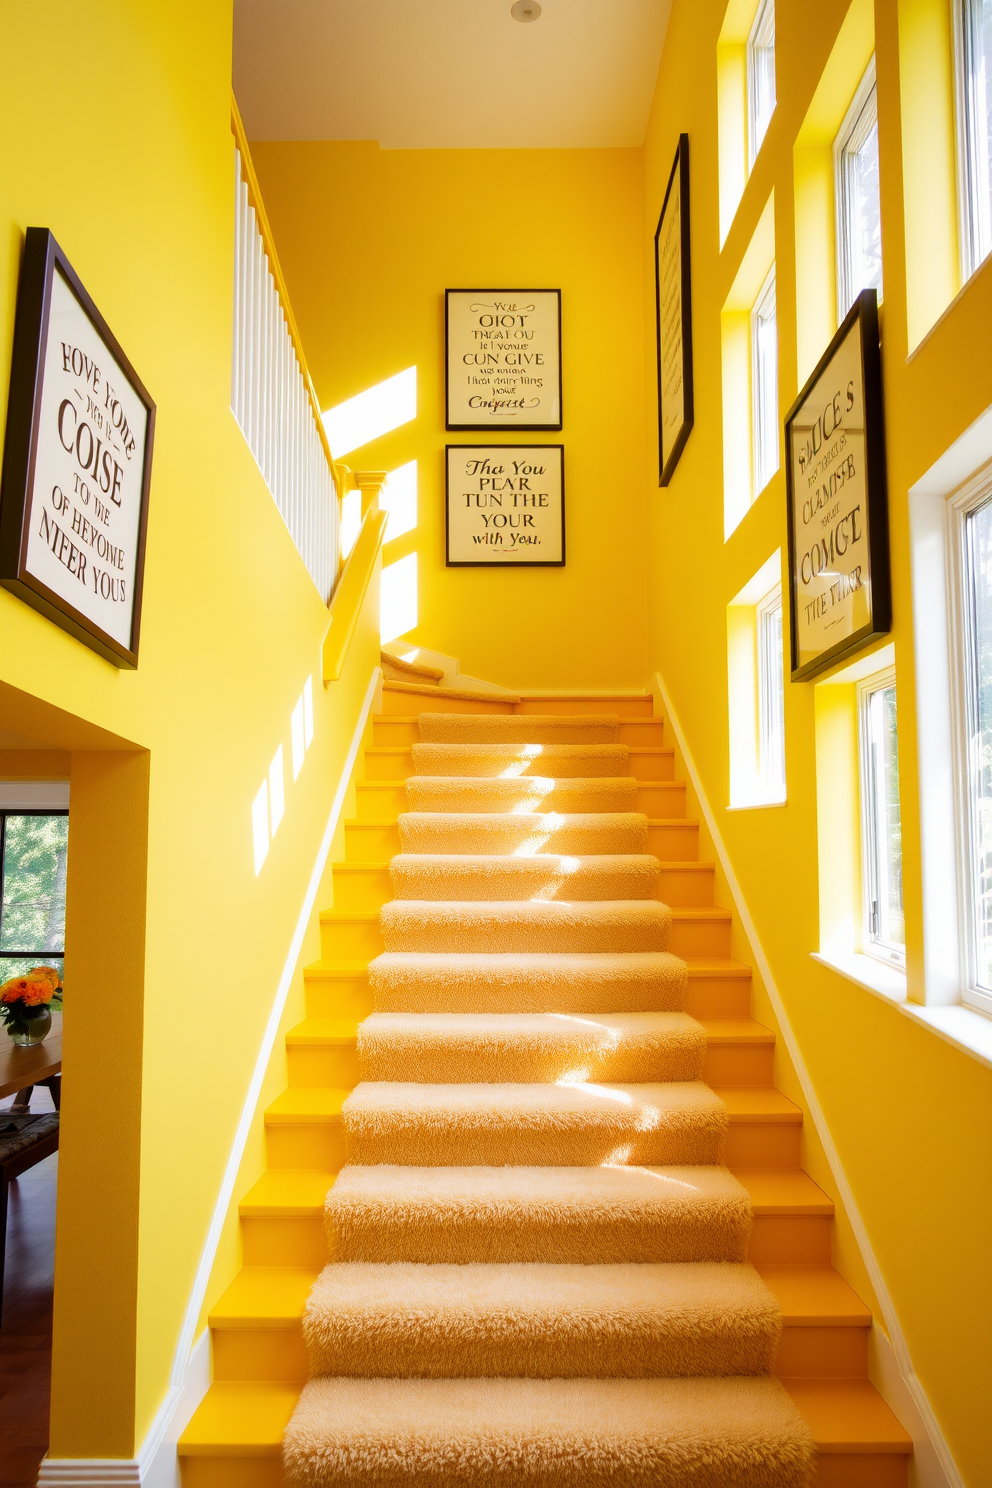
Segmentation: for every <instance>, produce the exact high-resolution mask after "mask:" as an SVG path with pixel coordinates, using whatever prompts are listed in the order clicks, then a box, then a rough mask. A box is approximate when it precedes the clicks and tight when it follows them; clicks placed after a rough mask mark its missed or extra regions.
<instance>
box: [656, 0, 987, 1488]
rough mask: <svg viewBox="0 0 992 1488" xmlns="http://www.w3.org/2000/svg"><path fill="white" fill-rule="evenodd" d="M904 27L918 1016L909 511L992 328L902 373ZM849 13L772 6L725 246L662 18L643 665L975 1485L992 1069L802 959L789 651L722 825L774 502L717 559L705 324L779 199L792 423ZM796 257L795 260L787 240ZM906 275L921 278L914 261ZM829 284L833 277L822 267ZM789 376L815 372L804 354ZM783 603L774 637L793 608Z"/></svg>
mask: <svg viewBox="0 0 992 1488" xmlns="http://www.w3.org/2000/svg"><path fill="white" fill-rule="evenodd" d="M935 3H936V0H935ZM920 9H921V7H920V6H919V5H917V6H915V7H914V6H912V5H906V6H900V7H896V6H893V5H886V4H882V3H876V4H875V6H874V21H875V51H876V69H877V78H878V115H879V150H880V174H881V197H882V250H883V272H884V290H885V295H884V304H883V307H882V359H883V380H884V393H885V417H886V445H887V458H888V481H889V520H890V528H891V546H892V581H893V608H894V615H895V620H894V624H893V629H892V637H891V639H892V641H893V643H894V647H895V664H896V685H897V690H898V698H899V757H900V787H901V801H902V831H903V871H904V886H905V906H906V925H907V960H908V980H909V992H910V996H911V997H916V998H918V999H922V996H923V993H924V989H923V986H922V967H923V940H922V937H923V928H922V912H921V903H922V895H921V860H920V836H919V781H918V778H917V763H916V761H917V752H916V696H915V674H914V642H913V634H912V591H911V585H910V562H909V531H908V494H907V493H908V491H909V490H910V488H911V487H912V485H913V483H914V482H915V481H917V480H919V479H920V477H921V475H922V474H923V473H924V472H925V471H927V470H928V469H929V468H930V466H931V465H932V464H933V463H934V461H935V460H936V459H937V458H938V457H939V456H940V455H941V453H942V452H943V451H944V450H945V449H947V448H948V446H949V445H950V444H951V443H952V442H953V441H954V440H955V439H956V438H957V437H958V435H959V434H960V433H961V432H962V431H963V430H964V429H966V428H967V427H968V426H969V425H970V424H971V423H972V422H973V421H974V420H975V419H976V418H977V417H978V416H979V415H980V414H981V413H982V411H983V410H984V409H986V408H987V407H989V405H990V404H992V366H990V363H989V360H988V357H987V355H986V354H985V343H986V341H987V337H986V336H985V335H981V334H979V335H976V333H975V332H976V327H981V326H985V327H988V326H989V325H992V267H990V266H989V265H986V266H985V267H984V268H983V269H982V270H981V271H980V272H979V273H977V274H976V275H975V276H974V278H973V279H972V280H971V281H970V283H969V284H968V285H967V286H966V288H965V289H964V290H963V291H962V293H961V294H960V295H959V296H958V298H957V300H956V301H955V302H954V303H953V304H952V305H951V306H950V308H949V309H948V311H947V313H946V314H945V315H944V316H943V318H942V319H941V320H940V321H939V323H938V324H936V325H935V326H933V327H932V329H930V330H929V334H928V335H927V336H926V338H925V339H924V341H923V342H922V344H921V345H919V346H917V349H916V350H915V351H914V352H913V355H912V356H910V355H909V352H910V339H909V329H908V321H909V319H910V317H908V314H907V294H908V291H907V265H906V258H907V249H906V243H905V223H906V220H907V219H906V213H905V210H904V200H903V191H904V178H905V177H906V176H907V175H908V174H910V173H912V172H913V171H914V170H916V169H917V168H918V162H917V161H915V160H914V159H913V158H911V157H909V156H907V155H906V154H905V151H904V143H903V141H904V136H903V129H902V118H901V113H902V111H903V110H910V111H911V110H912V109H913V107H914V98H913V96H912V94H910V95H908V96H907V95H906V94H905V93H903V92H902V88H903V85H904V84H905V82H906V79H905V78H903V77H901V76H900V47H902V52H903V53H905V52H906V48H907V45H908V42H909V41H910V40H912V38H908V37H907V36H906V35H905V34H900V28H902V32H903V33H905V28H906V26H907V25H909V24H911V23H912V18H913V15H914V14H915V13H916V12H917V11H919V10H920ZM848 10H849V5H848V3H847V0H789V3H788V4H785V3H781V0H780V3H779V4H778V5H777V7H776V11H777V14H776V76H777V94H778V101H777V106H776V109H775V113H774V115H773V117H772V120H771V123H770V125H769V128H768V132H767V135H766V136H765V140H764V142H763V144H762V147H761V150H760V152H759V155H758V158H757V160H756V162H755V166H754V169H753V171H752V173H751V175H750V177H749V179H748V181H747V183H746V184H745V186H744V190H743V193H742V195H741V199H740V202H739V205H738V206H737V208H736V215H735V218H734V221H733V223H732V224H730V226H729V228H728V229H727V232H726V239H725V242H724V244H723V247H722V251H721V225H720V189H719V160H720V147H719V143H720V142H719V139H718V133H719V130H718V118H719V98H718V69H719V65H720V64H719V58H718V39H719V34H720V26H721V19H722V11H723V6H721V5H717V6H701V5H699V4H698V3H697V0H674V4H673V7H672V14H671V19H670V22H669V28H668V33H667V37H666V42H665V49H664V54H663V57H662V64H661V69H660V73H659V78H658V85H657V89H656V93H655V100H654V105H653V108H652V114H651V119H650V123H649V126H648V131H647V136H646V139H645V146H644V151H645V160H644V172H645V213H644V220H643V222H642V225H641V250H642V273H643V276H644V283H645V286H646V289H645V316H644V345H645V355H646V356H648V355H649V354H650V352H651V350H652V349H653V346H654V337H655V327H654V318H653V307H652V302H651V297H650V294H649V292H648V287H649V286H650V285H651V283H652V273H653V267H652V234H653V232H654V227H655V223H656V222H657V217H658V212H659V209H660V206H661V201H662V197H663V194H664V190H665V185H666V182H667V180H668V174H669V171H670V169H671V164H672V159H673V156H674V153H675V147H676V143H677V139H678V136H679V133H680V132H682V131H687V132H688V134H689V140H690V155H691V168H692V197H691V200H692V223H691V231H692V288H693V306H692V311H693V357H694V379H695V426H694V428H693V430H692V433H691V434H690V436H689V439H688V442H687V444H686V446H685V450H684V452H683V454H682V457H681V460H680V463H679V465H678V467H677V469H676V471H675V474H674V478H673V480H672V483H671V485H670V486H669V487H668V488H667V489H665V490H662V491H658V490H656V489H655V484H654V479H653V478H652V476H651V474H650V473H649V475H648V477H647V479H646V485H647V486H648V489H649V508H650V538H649V562H650V576H649V582H650V594H651V617H650V631H649V647H650V653H651V655H650V665H651V668H652V671H653V670H654V669H655V668H657V670H658V671H659V672H660V673H661V676H662V677H663V679H664V682H665V687H666V689H667V691H668V693H669V695H670V696H671V699H672V702H673V706H674V708H675V711H676V713H677V715H678V717H679V720H680V723H681V726H682V729H683V732H684V734H685V736H686V739H687V742H688V745H689V747H690V749H691V752H692V755H693V757H694V759H695V762H696V767H697V769H698V771H699V774H700V777H701V780H702V783H703V786H704V788H705V792H706V795H707V797H708V799H709V801H710V803H711V805H712V806H713V807H714V809H715V810H716V812H717V814H718V817H719V825H720V829H721V832H722V834H723V840H724V843H725V846H726V849H727V852H728V855H729V858H730V861H731V863H732V866H733V869H734V873H735V876H736V878H737V881H738V883H739V885H740V888H741V891H742V894H743V897H744V900H745V902H746V903H747V906H748V909H749V912H750V915H751V918H752V919H753V922H754V924H755V928H756V931H757V934H758V938H759V940H760V942H761V945H762V946H763V948H764V951H765V954H766V955H767V958H768V962H769V965H770V967H771V971H772V973H773V975H774V979H775V982H776V985H777V986H778V989H779V992H780V994H781V997H782V1001H783V1004H784V1006H785V1011H786V1013H787V1016H788V1019H789V1022H790V1024H791V1026H792V1029H793V1032H794V1034H795V1037H796V1040H797V1043H798V1047H799V1050H800V1053H801V1055H802V1059H803V1062H804V1063H805V1066H806V1069H807V1072H808V1074H809V1077H810V1079H811V1082H812V1085H813V1088H814V1090H815V1092H816V1095H817V1099H818V1101H819V1104H820V1106H821V1109H822V1111H823V1113H824V1117H825V1120H826V1122H827V1125H828V1128H829V1132H830V1135H831V1137H832V1140H833V1143H834V1145H835V1147H836V1150H837V1152H838V1154H839V1157H840V1161H841V1163H842V1165H843V1168H844V1171H845V1173H846V1176H847V1179H848V1182H849V1184H850V1188H851V1190H852V1192H853V1194H854V1198H855V1200H856V1203H857V1207H858V1210H859V1212H860V1216H861V1219H862V1221H863V1222H864V1226H865V1229H866V1231H867V1234H868V1237H869V1240H870V1242H871V1246H872V1249H873V1251H874V1254H875V1258H876V1260H877V1262H878V1265H879V1268H880V1271H881V1273H882V1277H883V1279H884V1282H885V1284H886V1288H887V1290H888V1293H889V1296H890V1297H891V1300H892V1303H893V1307H894V1311H895V1315H896V1318H897V1320H898V1323H899V1325H900V1326H901V1329H902V1332H903V1335H904V1337H905V1341H906V1344H907V1346H908V1350H909V1354H910V1357H911V1360H912V1366H913V1369H914V1370H915V1373H916V1376H917V1378H918V1380H919V1382H920V1384H921V1385H922V1387H923V1389H924V1391H925V1392H926V1395H927V1398H928V1400H929V1402H930V1405H931V1406H932V1408H933V1411H934V1414H935V1416H936V1418H937V1421H938V1423H939V1426H940V1429H941V1431H942V1432H943V1434H944V1438H945V1441H946V1443H947V1446H948V1447H949V1449H950V1452H951V1454H952V1455H953V1457H954V1459H955V1462H956V1463H957V1466H958V1468H959V1470H960V1473H961V1476H962V1478H963V1480H964V1482H966V1483H967V1484H969V1485H971V1484H974V1485H975V1488H977V1485H979V1484H983V1483H985V1482H986V1481H987V1478H988V1469H989V1463H990V1462H992V1416H990V1414H989V1412H988V1409H987V1400H988V1396H989V1393H990V1391H992V1358H990V1353H989V1347H988V1340H989V1337H990V1334H992V1276H990V1271H989V1267H988V1264H987V1256H988V1254H989V1252H990V1249H992V1199H990V1190H989V1185H988V1182H987V1172H988V1163H989V1132H990V1131H992V1072H990V1071H989V1070H988V1069H987V1068H985V1067H984V1066H983V1065H982V1064H980V1063H978V1062H976V1061H975V1060H973V1059H971V1058H969V1057H968V1055H967V1054H965V1053H964V1052H961V1051H960V1050H957V1049H955V1048H953V1047H951V1046H950V1045H948V1044H947V1043H944V1042H942V1041H941V1040H939V1039H938V1038H936V1037H934V1035H933V1034H932V1033H930V1032H929V1031H928V1030H926V1029H924V1028H922V1027H920V1026H919V1025H917V1024H916V1023H914V1022H913V1021H911V1020H910V1019H909V1018H906V1017H904V1016H903V1015H901V1014H900V1012H899V1011H898V1010H897V1008H896V1007H894V1006H892V1005H889V1004H887V1003H886V1002H885V1001H883V1000H880V999H879V998H877V997H875V996H873V995H872V994H871V993H869V992H868V991H866V990H865V989H864V988H862V987H860V986H857V985H856V984H854V983H852V982H851V981H850V980H847V979H846V978H844V977H843V976H841V975H840V974H839V973H838V972H836V971H833V970H832V969H830V968H829V967H828V966H825V965H821V964H818V963H816V962H814V961H813V960H812V959H811V952H814V951H817V950H818V949H819V944H820V926H819V898H820V896H819V893H818V853H817V790H816V787H817V776H816V753H815V730H814V687H813V684H812V683H792V682H790V681H789V680H788V676H789V672H788V656H787V655H786V684H785V693H786V696H785V736H786V777H787V789H788V800H787V802H786V804H785V806H784V807H783V808H781V809H779V810H776V811H771V812H769V811H760V810H757V811H729V810H726V808H727V807H728V806H729V799H728V758H729V750H728V726H729V725H728V683H727V628H726V609H727V605H728V604H729V603H730V602H731V601H732V599H733V597H734V596H735V595H736V594H737V593H738V592H739V591H740V589H741V587H742V585H744V584H745V583H746V582H747V580H748V579H749V578H750V576H751V575H752V574H753V573H754V572H755V571H756V570H757V569H758V568H760V566H761V565H762V564H763V563H765V562H766V561H767V559H768V558H769V556H770V555H771V554H772V553H773V552H774V551H775V550H776V549H777V548H779V547H781V548H783V549H784V548H785V547H786V505H785V483H784V472H783V471H781V470H780V471H779V473H778V474H777V475H776V476H775V477H774V478H773V479H772V481H771V482H770V483H769V485H768V487H767V488H766V489H765V490H764V491H763V492H762V493H761V494H760V495H759V496H758V498H757V500H756V501H755V502H754V504H753V505H752V506H751V507H750V509H749V510H748V511H747V512H746V514H745V515H744V516H743V518H742V520H741V521H740V523H739V525H738V526H737V527H736V528H735V529H734V531H733V532H732V533H731V534H730V535H729V537H728V538H727V540H726V541H725V540H724V526H723V479H724V471H723V464H724V451H723V447H722V446H723V431H724V428H725V422H726V411H725V410H724V408H723V397H724V396H725V390H724V387H723V385H722V378H721V323H720V312H721V307H722V306H724V305H725V304H726V301H727V295H728V293H729V292H730V290H731V287H732V286H733V284H734V280H735V277H736V276H737V274H738V273H739V271H740V267H741V264H742V262H743V258H744V255H745V253H746V251H747V245H748V243H749V241H750V240H751V238H752V236H753V233H754V230H755V225H756V224H757V223H758V221H759V220H760V216H761V213H762V210H763V208H764V205H765V203H766V202H767V201H768V199H769V196H770V195H771V194H772V193H774V198H775V218H776V220H775V239H776V241H775V259H776V271H777V290H778V293H777V304H778V336H779V409H780V414H781V415H782V416H783V417H784V414H785V411H786V410H787V409H788V408H789V407H790V406H791V404H792V402H793V400H794V399H795V397H796V394H797V392H798V386H799V374H798V354H797V302H796V297H797V288H796V257H797V233H800V234H801V233H802V231H803V224H802V222H800V224H799V226H798V227H797V222H796V210H795V179H796V178H795V159H794V149H795V144H796V141H797V139H798V138H799V136H800V131H801V130H802V127H803V123H804V120H805V119H806V117H807V114H808V111H809V108H810V105H811V101H812V99H813V97H814V94H815V93H816V90H817V88H818V86H819V84H820V80H821V78H822V77H823V75H824V72H825V69H826V68H827V65H828V61H829V59H830V55H831V51H832V48H833V47H834V45H835V41H836V39H837V37H838V35H839V33H840V30H841V26H842V24H843V22H844V20H845V16H846V15H847V12H848ZM921 24H922V23H921ZM910 50H911V48H910ZM861 60H862V61H863V59H861ZM854 71H855V72H856V71H857V69H856V68H855V69H854ZM848 101H849V100H848ZM842 113H843V110H842V111H841V116H842ZM924 164H925V162H924ZM914 189H915V188H914ZM798 246H799V248H800V250H801V249H802V247H803V244H802V243H800V244H799V245H798ZM915 246H916V248H919V247H920V245H919V244H917V245H915ZM820 257H821V259H822V260H824V261H825V262H826V261H827V260H828V259H829V255H820ZM914 267H915V270H916V271H917V272H918V271H919V264H917V263H915V260H914ZM936 267H937V268H939V264H938V265H936ZM830 268H831V266H830V265H829V263H828V267H827V272H830ZM909 291H910V292H911V291H912V284H911V283H910V285H909ZM802 292H803V293H804V295H808V294H812V293H820V294H822V295H823V296H825V297H829V296H830V295H831V293H832V286H831V285H830V284H829V282H825V283H822V284H821V285H820V286H819V288H818V289H817V287H816V286H810V285H809V284H807V283H805V282H804V284H803V291H802ZM910 298H911V294H910ZM804 308H806V307H804ZM917 311H918V306H917ZM918 340H919V328H918V327H916V326H915V325H914V327H913V344H914V345H915V344H916V342H917V341H918ZM824 349H825V346H824V347H821V348H820V351H822V350H824ZM818 355H819V352H817V356H818ZM804 361H805V362H808V361H809V355H808V354H806V353H804ZM803 375H804V376H805V373H804V374H803ZM652 395H653V393H652ZM785 599H786V617H785V618H786V625H787V624H788V595H787V594H786V596H785ZM882 644H883V645H884V644H885V642H884V641H883V642H882Z"/></svg>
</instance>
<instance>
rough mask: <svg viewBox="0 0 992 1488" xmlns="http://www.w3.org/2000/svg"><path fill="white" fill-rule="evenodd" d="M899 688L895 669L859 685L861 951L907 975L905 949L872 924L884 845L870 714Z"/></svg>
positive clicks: (886, 670) (890, 669)
mask: <svg viewBox="0 0 992 1488" xmlns="http://www.w3.org/2000/svg"><path fill="white" fill-rule="evenodd" d="M895 685H896V669H895V667H886V668H885V670H884V671H881V672H874V673H873V674H872V675H871V676H870V677H865V678H864V679H863V680H862V681H860V682H858V684H857V692H858V758H859V764H860V781H859V793H858V795H859V814H860V818H861V907H862V934H861V948H862V953H863V954H864V955H865V956H873V957H874V958H875V960H876V961H882V962H884V963H885V965H886V966H897V967H899V969H900V970H902V971H905V969H906V947H905V945H897V944H895V943H894V942H892V941H885V940H882V938H881V937H880V936H879V935H877V934H876V933H875V928H874V925H873V923H872V919H873V916H872V909H873V905H874V904H875V903H877V900H878V883H877V863H878V857H879V849H880V844H879V842H878V840H877V835H876V830H875V824H876V820H877V811H876V809H875V772H874V769H873V767H872V761H871V740H870V737H869V730H868V710H869V705H870V703H871V699H872V697H873V695H874V694H875V693H876V692H883V691H885V690H887V689H888V688H890V687H895ZM901 814H902V807H901V802H900V817H901ZM904 909H905V906H904Z"/></svg>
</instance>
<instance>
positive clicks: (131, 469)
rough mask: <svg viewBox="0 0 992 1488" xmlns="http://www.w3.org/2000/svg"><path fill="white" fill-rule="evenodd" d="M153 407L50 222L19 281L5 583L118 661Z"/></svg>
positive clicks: (31, 247)
mask: <svg viewBox="0 0 992 1488" xmlns="http://www.w3.org/2000/svg"><path fill="white" fill-rule="evenodd" d="M154 430H155V404H154V403H153V402H152V400H151V398H150V397H149V395H148V392H147V391H146V389H145V387H144V385H143V383H142V382H141V380H140V378H139V377H138V375H137V373H136V372H135V370H134V368H133V367H132V366H131V363H130V362H129V361H128V359H127V357H126V356H125V354H124V351H123V349H122V348H121V346H120V343H119V342H118V341H117V339H116V337H115V336H114V334H113V332H112V331H111V329H110V327H109V326H108V325H107V322H106V321H105V320H104V318H103V316H102V315H101V314H100V312H99V310H98V309H97V308H96V306H95V305H94V303H93V301H92V300H91V299H90V297H89V295H88V294H87V293H86V290H85V289H84V288H83V286H82V284H81V283H80V281H79V278H78V277H77V275H76V274H75V273H74V271H73V269H72V266H71V265H70V263H69V261H68V259H67V258H66V256H65V254H64V253H63V252H62V250H61V248H60V247H59V245H58V243H57V242H56V241H55V239H54V237H53V236H52V234H51V233H50V232H49V231H48V230H47V228H41V227H29V228H28V230H27V235H26V240H25V245H24V258H23V262H22V265H21V276H20V282H19V284H18V291H17V314H16V320H15V324H14V352H13V360H12V364H11V374H10V402H9V404H8V408H7V433H6V443H5V445H4V456H3V474H2V483H0V584H2V585H3V587H4V588H5V589H9V590H11V591H12V592H13V593H14V594H16V595H18V597H19V598H21V599H23V600H24V601H25V603H26V604H29V605H31V606H32V607H33V608H34V609H36V610H38V611H40V613H41V614H43V615H45V616H46V617H47V618H48V619H49V620H52V621H54V623H55V624H56V625H59V626H61V627H62V629H63V630H67V631H68V632H69V634H70V635H73V636H75V637H76V639H77V640H79V641H82V642H83V644H84V645H86V646H89V647H91V648H92V650H94V651H96V652H98V653H99V655H100V656H103V657H104V658H105V659H106V660H107V661H111V662H113V663H114V665H115V666H118V667H125V668H134V667H136V666H137V664H138V631H139V626H140V621H141V586H142V577H143V571H144V555H145V528H146V523H147V519H148V486H149V481H150V478H151V462H152V440H153V437H154Z"/></svg>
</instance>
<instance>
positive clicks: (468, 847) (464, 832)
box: [399, 811, 648, 854]
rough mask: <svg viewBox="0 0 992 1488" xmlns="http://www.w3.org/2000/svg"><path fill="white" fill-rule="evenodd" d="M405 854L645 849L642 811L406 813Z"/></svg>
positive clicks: (402, 826)
mask: <svg viewBox="0 0 992 1488" xmlns="http://www.w3.org/2000/svg"><path fill="white" fill-rule="evenodd" d="M399 833H400V847H401V849H402V851H403V852H404V853H418V852H423V853H524V852H534V853H537V852H542V853H543V852H550V853H577V854H582V853H642V852H646V851H647V845H648V819H647V817H646V816H645V815H644V814H643V812H640V811H599V812H596V811H591V812H558V811H554V812H552V811H504V812H486V811H464V812H458V811H404V812H402V813H401V814H400V817H399Z"/></svg>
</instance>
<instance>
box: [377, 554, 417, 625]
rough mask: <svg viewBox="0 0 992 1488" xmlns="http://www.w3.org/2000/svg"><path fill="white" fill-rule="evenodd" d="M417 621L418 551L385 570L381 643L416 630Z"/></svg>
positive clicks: (382, 590)
mask: <svg viewBox="0 0 992 1488" xmlns="http://www.w3.org/2000/svg"><path fill="white" fill-rule="evenodd" d="M416 623H417V555H416V553H410V554H409V555H408V556H407V557H406V558H401V559H400V560H399V562H398V563H390V564H389V566H388V567H387V568H384V569H383V570H382V589H381V592H380V600H379V630H380V636H381V639H382V644H383V645H386V644H387V642H389V641H393V640H395V639H396V637H397V636H401V635H405V634H406V632H407V631H408V630H413V628H414V626H415V625H416Z"/></svg>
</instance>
